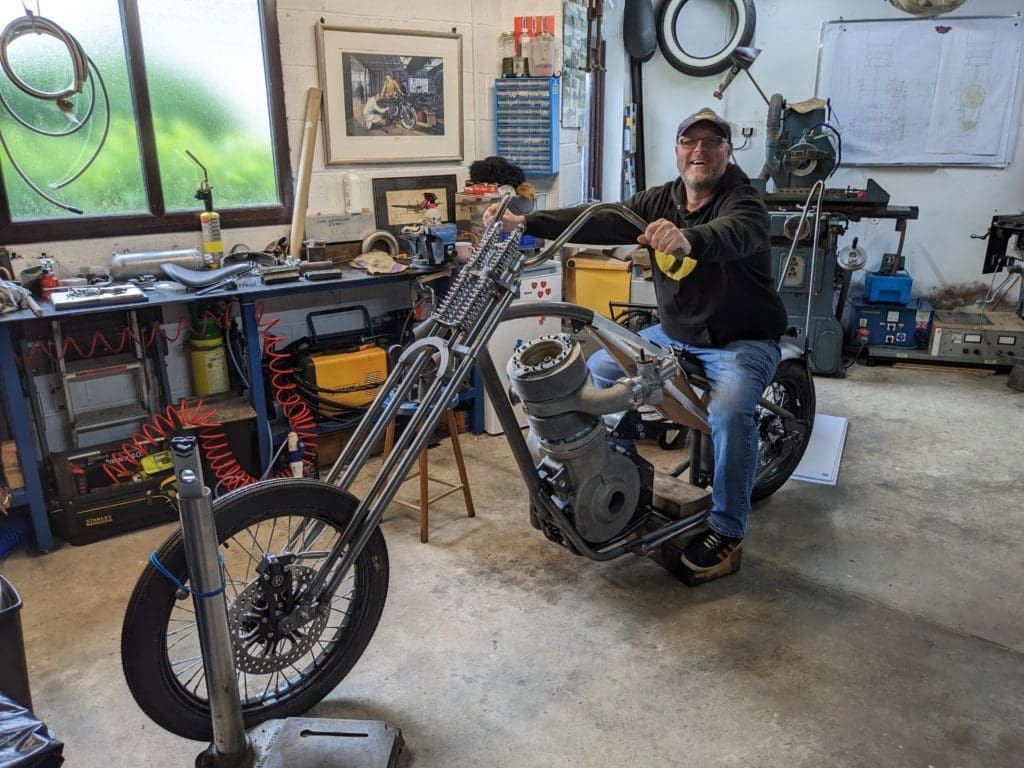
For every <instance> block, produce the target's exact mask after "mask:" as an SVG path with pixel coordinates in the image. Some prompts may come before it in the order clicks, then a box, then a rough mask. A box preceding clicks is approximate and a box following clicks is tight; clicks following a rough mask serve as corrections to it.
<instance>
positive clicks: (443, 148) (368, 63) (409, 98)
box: [316, 23, 462, 165]
mask: <svg viewBox="0 0 1024 768" xmlns="http://www.w3.org/2000/svg"><path fill="white" fill-rule="evenodd" d="M316 40H317V61H318V63H319V67H320V87H321V89H322V90H323V124H324V154H325V158H324V162H325V163H326V164H327V165H351V164H357V163H362V164H374V165H376V164H380V163H418V162H432V161H451V160H461V159H462V35H458V34H451V33H445V32H418V31H408V32H405V31H398V30H388V29H363V28H358V27H334V26H330V25H327V24H323V23H319V24H317V25H316Z"/></svg>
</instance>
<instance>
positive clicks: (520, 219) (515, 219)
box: [484, 203, 526, 232]
mask: <svg viewBox="0 0 1024 768" xmlns="http://www.w3.org/2000/svg"><path fill="white" fill-rule="evenodd" d="M500 206H501V203H494V204H493V205H491V206H490V207H488V209H487V210H486V211H484V226H485V227H489V226H491V223H492V222H493V221H494V215H495V214H496V213H497V212H498V208H499V207H500ZM525 223H526V217H525V216H520V215H518V214H515V213H512V212H511V211H508V210H506V211H505V215H504V216H502V217H501V229H502V231H503V232H511V231H512V230H513V229H515V228H516V227H518V226H519V225H520V224H525Z"/></svg>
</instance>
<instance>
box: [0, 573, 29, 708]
mask: <svg viewBox="0 0 1024 768" xmlns="http://www.w3.org/2000/svg"><path fill="white" fill-rule="evenodd" d="M0 659H3V660H4V663H3V664H0V692H2V693H3V694H4V695H5V696H7V698H9V699H11V700H12V701H14V702H17V703H18V704H20V705H21V706H23V707H25V708H26V709H28V710H30V711H31V709H32V694H31V692H30V690H29V686H28V665H27V664H26V663H25V640H24V638H23V636H22V634H21V597H20V596H19V595H18V591H17V590H16V589H15V588H14V586H13V585H12V584H11V582H9V581H8V580H7V579H5V578H4V577H3V576H0Z"/></svg>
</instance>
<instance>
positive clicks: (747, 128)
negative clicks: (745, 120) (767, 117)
mask: <svg viewBox="0 0 1024 768" xmlns="http://www.w3.org/2000/svg"><path fill="white" fill-rule="evenodd" d="M740 134H741V135H743V136H746V137H747V138H748V139H749V138H750V137H751V136H753V135H754V126H752V125H744V126H743V127H742V128H740Z"/></svg>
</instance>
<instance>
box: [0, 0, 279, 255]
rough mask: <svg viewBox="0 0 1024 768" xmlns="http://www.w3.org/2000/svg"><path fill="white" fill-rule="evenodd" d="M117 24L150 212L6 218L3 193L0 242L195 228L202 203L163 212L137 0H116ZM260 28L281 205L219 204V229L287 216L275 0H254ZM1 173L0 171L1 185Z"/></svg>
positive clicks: (262, 223) (265, 223) (276, 220)
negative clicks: (20, 218)
mask: <svg viewBox="0 0 1024 768" xmlns="http://www.w3.org/2000/svg"><path fill="white" fill-rule="evenodd" d="M118 6H119V8H120V15H121V29H122V31H123V36H124V47H125V56H126V59H127V64H128V73H129V87H130V92H131V98H132V104H133V111H134V113H135V124H136V130H137V132H138V140H139V157H140V160H141V162H142V182H143V188H144V190H145V194H146V199H147V200H148V204H149V211H148V212H146V213H133V214H124V215H114V216H85V217H78V216H75V217H74V218H71V217H67V218H64V217H62V218H60V219H33V220H32V221H19V222H15V221H12V220H11V210H10V204H9V201H8V198H7V195H6V194H4V195H0V243H3V244H12V245H13V244H19V243H33V242H50V241H54V240H83V239H86V238H102V237H114V236H121V235H145V234H161V233H167V232H185V231H189V230H193V229H195V228H196V222H197V221H198V218H197V217H198V215H199V213H200V212H201V209H202V206H201V203H198V202H197V204H196V210H195V211H176V212H168V211H167V210H166V207H165V204H164V194H163V189H162V187H161V185H160V172H159V164H158V162H157V152H156V134H155V132H154V127H153V114H152V110H151V105H150V101H149V87H148V81H147V78H146V62H145V55H144V52H143V46H142V25H141V22H140V18H139V10H138V5H137V3H136V0H118ZM259 6H260V14H261V18H260V27H261V29H262V31H263V45H264V50H265V56H264V76H265V78H266V82H267V100H268V107H269V110H270V132H271V139H272V141H273V144H274V163H275V165H276V166H277V192H278V196H279V197H280V199H281V204H280V205H262V206H249V207H244V208H243V207H238V208H226V209H221V208H218V209H217V212H218V213H219V214H220V222H221V228H222V229H231V228H235V227H256V226H269V225H276V224H287V223H289V222H290V221H291V218H292V205H293V201H294V189H293V184H292V173H291V159H290V156H289V152H288V120H287V115H286V114H285V103H284V77H283V73H282V67H281V44H280V37H279V34H278V26H277V2H276V0H259ZM2 189H3V174H2V170H0V190H2Z"/></svg>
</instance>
